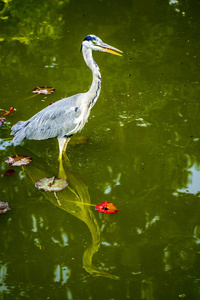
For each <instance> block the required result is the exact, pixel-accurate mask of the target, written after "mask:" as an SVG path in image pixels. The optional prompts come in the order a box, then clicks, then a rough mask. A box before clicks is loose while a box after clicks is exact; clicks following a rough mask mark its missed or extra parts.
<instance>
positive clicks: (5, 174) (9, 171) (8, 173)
mask: <svg viewBox="0 0 200 300" xmlns="http://www.w3.org/2000/svg"><path fill="white" fill-rule="evenodd" d="M14 173H15V170H13V169H9V170H7V171H6V172H5V173H4V174H3V175H4V176H7V175H12V174H14Z"/></svg>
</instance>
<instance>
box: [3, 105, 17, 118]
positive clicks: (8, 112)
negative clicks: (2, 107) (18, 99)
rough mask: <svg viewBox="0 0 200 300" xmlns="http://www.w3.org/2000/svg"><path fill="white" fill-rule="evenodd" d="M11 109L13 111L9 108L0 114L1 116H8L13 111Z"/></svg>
mask: <svg viewBox="0 0 200 300" xmlns="http://www.w3.org/2000/svg"><path fill="white" fill-rule="evenodd" d="M13 109H14V107H12V106H11V108H10V109H9V110H8V111H7V110H6V111H5V112H4V113H3V114H2V116H6V115H10V114H11V112H12V111H13Z"/></svg>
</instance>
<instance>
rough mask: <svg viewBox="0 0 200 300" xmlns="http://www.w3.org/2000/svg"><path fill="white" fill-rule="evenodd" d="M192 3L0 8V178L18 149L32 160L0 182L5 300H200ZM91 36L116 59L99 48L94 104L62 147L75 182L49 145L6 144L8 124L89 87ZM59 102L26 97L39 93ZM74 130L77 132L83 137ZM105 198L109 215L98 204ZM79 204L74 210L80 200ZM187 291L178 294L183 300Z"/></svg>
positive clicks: (199, 147) (199, 159) (0, 278)
mask: <svg viewBox="0 0 200 300" xmlns="http://www.w3.org/2000/svg"><path fill="white" fill-rule="evenodd" d="M199 16H200V4H199V1H197V0H196V1H195V0H193V1H192V0H190V1H186V0H185V1H178V0H177V1H163V0H157V1H147V0H146V1H128V0H125V1H121V2H120V1H117V0H115V1H104V0H103V1H78V0H75V1H72V0H71V1H70V0H63V1H62V0H61V1H56V0H52V1H47V0H40V1H36V0H35V1H33V0H32V1H21V0H15V1H14V0H10V1H6V0H4V1H0V79H1V80H0V82H1V92H0V108H2V109H7V110H9V109H10V107H11V106H13V107H14V108H15V111H14V112H13V114H12V115H10V116H7V118H6V122H4V123H3V125H2V126H1V127H0V150H1V151H0V160H1V164H0V166H1V171H0V172H1V173H4V172H5V171H6V170H8V169H9V168H10V167H9V166H8V165H7V164H6V163H5V162H4V161H5V159H6V158H7V157H8V156H13V155H15V154H24V155H31V157H32V159H33V162H32V163H31V164H30V165H28V166H27V167H25V168H24V169H22V168H21V167H19V168H17V167H15V170H16V172H15V173H14V174H13V175H11V176H2V177H1V178H0V200H2V201H7V202H8V203H9V205H10V208H11V210H10V211H8V212H6V213H5V214H3V215H0V299H1V300H2V299H3V300H4V299H5V300H7V299H37V300H39V299H42V300H43V299H53V300H57V299H69V300H71V299H74V300H79V299H81V300H83V299H84V300H85V299H87V300H90V299H95V300H102V299H103V300H107V299H109V300H124V299H131V300H140V299H145V300H154V299H155V300H160V299H170V300H171V299H172V300H173V299H181V298H182V297H183V298H184V299H190V300H191V299H200V204H199V201H200V125H199V120H200V106H199V103H200V73H199V71H200V56H199V49H200V38H199V31H200V18H199ZM91 33H92V34H96V35H97V36H99V37H100V38H101V39H102V40H103V41H104V42H106V43H108V44H110V45H112V46H114V47H117V48H119V49H121V50H122V51H123V52H124V54H123V56H122V57H117V56H114V55H109V54H107V53H94V59H95V60H96V62H97V63H98V65H99V67H100V70H101V74H102V90H101V94H100V98H99V100H98V102H97V104H96V105H95V107H94V108H93V109H92V112H91V115H90V119H89V122H88V123H87V124H86V126H85V127H84V129H83V130H82V132H81V135H84V136H87V137H89V141H88V142H87V143H85V144H80V145H75V146H73V145H71V146H70V145H69V147H68V149H67V155H68V157H69V159H70V164H71V166H69V163H68V161H66V160H65V161H64V170H65V173H66V176H67V180H68V182H69V187H68V188H66V189H64V190H63V191H61V192H58V197H59V199H60V202H61V206H59V205H58V203H57V201H56V199H55V197H54V195H53V193H43V192H40V191H38V190H37V189H36V188H35V182H36V181H37V180H38V179H40V178H42V177H46V176H53V175H58V161H57V156H58V145H57V140H48V141H28V140H27V141H25V142H23V143H21V145H20V146H17V147H14V146H13V145H12V141H11V140H5V139H7V138H9V137H10V129H11V126H12V125H14V124H15V123H16V122H18V121H19V120H27V119H28V118H30V117H31V116H32V115H33V114H35V113H37V112H38V111H39V110H41V109H42V108H44V107H46V106H47V105H48V104H49V103H50V102H54V101H57V100H59V99H61V98H63V97H65V96H70V95H73V94H76V93H79V92H85V91H87V90H88V88H89V86H90V84H91V80H92V76H91V72H90V70H89V69H88V68H87V66H86V65H85V63H84V61H83V58H82V55H81V53H80V46H81V42H82V40H83V39H84V38H85V36H86V35H88V34H91ZM44 85H48V86H52V87H54V88H55V89H56V91H55V93H54V94H52V95H47V96H42V95H39V96H33V97H32V90H33V89H34V88H35V87H36V86H44ZM79 135H80V134H79ZM103 201H109V202H113V203H114V204H115V205H116V206H117V207H118V209H119V211H118V213H117V214H115V215H107V214H101V213H100V212H97V211H96V210H95V209H94V207H93V206H88V205H82V204H81V202H84V203H87V204H89V203H92V204H98V203H100V202H103ZM77 202H79V203H77ZM181 295H183V296H182V297H179V296H181Z"/></svg>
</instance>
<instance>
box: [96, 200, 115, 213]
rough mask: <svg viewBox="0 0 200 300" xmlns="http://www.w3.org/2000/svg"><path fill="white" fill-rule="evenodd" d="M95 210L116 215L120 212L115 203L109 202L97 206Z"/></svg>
mask: <svg viewBox="0 0 200 300" xmlns="http://www.w3.org/2000/svg"><path fill="white" fill-rule="evenodd" d="M95 208H96V210H98V211H100V212H102V213H106V214H115V213H116V212H117V211H118V208H117V207H116V206H115V205H114V204H113V203H111V202H107V201H105V202H102V203H99V204H97V205H96V206H95Z"/></svg>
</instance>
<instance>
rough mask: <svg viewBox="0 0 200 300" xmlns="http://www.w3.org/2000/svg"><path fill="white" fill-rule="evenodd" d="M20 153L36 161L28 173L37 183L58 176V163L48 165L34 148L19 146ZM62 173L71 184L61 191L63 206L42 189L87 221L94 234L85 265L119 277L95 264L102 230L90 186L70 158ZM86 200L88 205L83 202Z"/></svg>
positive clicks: (93, 271) (27, 168)
mask: <svg viewBox="0 0 200 300" xmlns="http://www.w3.org/2000/svg"><path fill="white" fill-rule="evenodd" d="M16 151H17V153H23V154H24V155H28V156H30V157H31V158H32V163H31V164H29V165H27V166H24V167H23V169H24V172H25V173H26V174H27V177H28V178H29V179H30V180H31V181H32V183H33V184H34V185H35V182H36V181H38V180H39V179H41V178H44V177H52V176H58V175H57V174H55V173H56V172H57V173H59V171H57V170H56V171H55V166H56V165H58V162H57V161H56V162H55V163H51V164H47V162H46V161H45V160H44V159H41V158H40V157H38V156H36V155H34V154H33V153H32V152H31V151H29V150H27V149H24V148H22V147H20V146H18V147H16ZM62 167H63V168H62V175H63V177H65V178H66V179H67V182H68V186H67V187H66V188H65V189H63V190H62V191H59V192H57V197H58V198H59V201H60V205H59V203H58V201H57V199H56V197H55V195H54V193H53V192H44V191H41V190H39V191H40V192H41V193H42V194H43V196H44V197H45V198H46V199H47V200H49V201H50V202H51V203H52V204H53V205H55V206H57V207H58V208H59V209H62V210H64V211H66V212H68V213H70V214H71V215H73V216H74V217H76V218H78V219H80V220H81V221H83V222H84V223H85V224H86V225H87V227H88V229H89V231H90V233H91V237H92V242H91V244H90V245H89V246H88V247H87V248H86V249H85V251H84V253H83V259H82V261H83V268H84V269H85V270H86V271H87V272H88V273H90V274H91V275H93V276H103V277H108V278H111V279H119V277H118V276H115V275H111V274H109V273H107V272H104V271H103V270H101V269H99V268H97V267H96V266H94V265H93V262H92V260H93V255H94V254H95V253H96V252H97V251H98V250H99V247H100V229H99V225H98V223H97V220H96V218H95V216H94V213H93V212H92V210H94V207H93V208H91V207H90V206H89V205H87V204H90V203H91V199H90V195H89V192H88V187H87V186H86V185H85V184H84V182H83V181H82V180H81V178H80V177H79V176H78V175H77V174H75V173H73V172H72V171H71V167H70V163H69V161H68V159H67V158H65V159H63V166H62ZM82 203H84V204H82Z"/></svg>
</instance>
